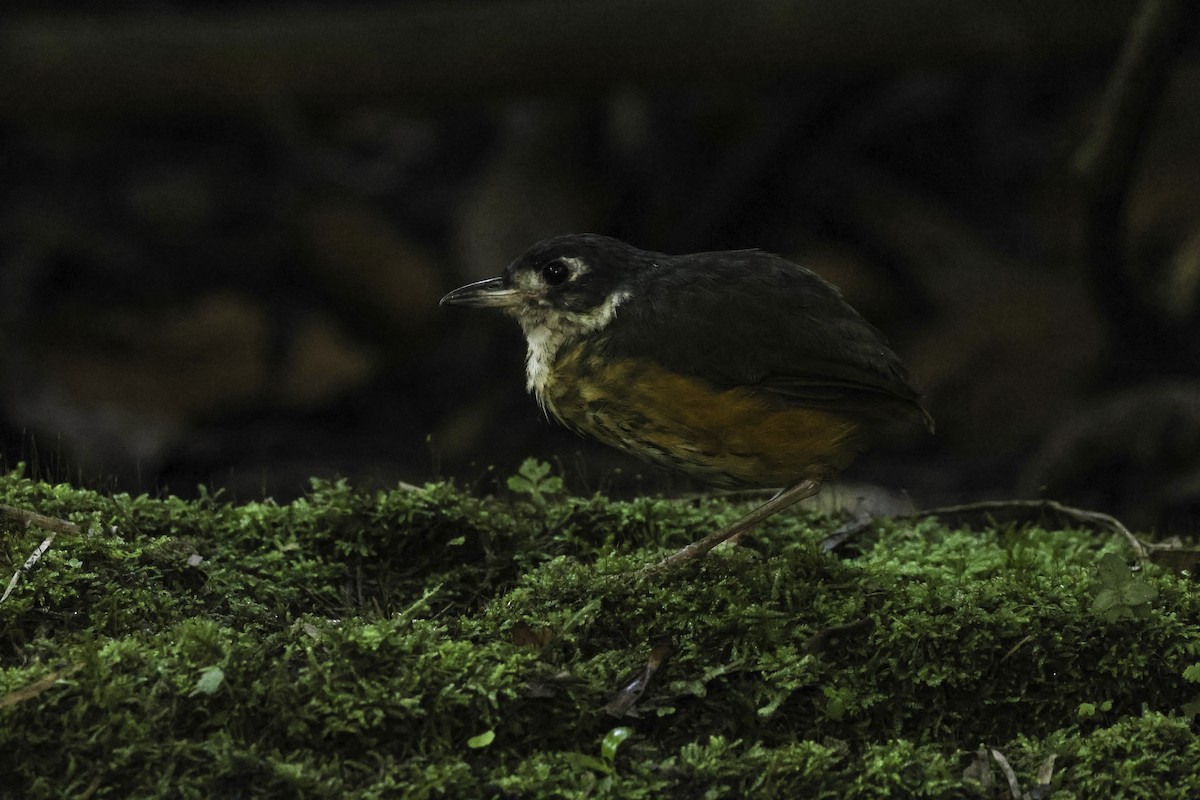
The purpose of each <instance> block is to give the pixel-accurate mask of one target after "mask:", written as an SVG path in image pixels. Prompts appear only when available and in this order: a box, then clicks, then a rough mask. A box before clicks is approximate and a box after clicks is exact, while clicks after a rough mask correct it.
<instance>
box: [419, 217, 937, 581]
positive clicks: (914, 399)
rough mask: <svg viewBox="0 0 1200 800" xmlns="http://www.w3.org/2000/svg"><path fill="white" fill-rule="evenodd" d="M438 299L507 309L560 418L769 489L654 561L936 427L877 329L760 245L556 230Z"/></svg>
mask: <svg viewBox="0 0 1200 800" xmlns="http://www.w3.org/2000/svg"><path fill="white" fill-rule="evenodd" d="M440 304H441V305H450V306H474V307H484V308H494V309H498V310H500V311H502V312H504V313H505V314H507V315H509V316H511V317H513V318H515V319H516V321H517V323H518V324H519V325H520V327H521V330H522V332H523V333H524V336H525V341H526V345H527V353H526V361H525V365H526V370H525V372H526V375H525V377H526V388H527V389H528V390H529V392H530V393H532V394H533V396H534V397H535V398H536V400H537V402H538V404H539V405H540V406H541V408H542V409H543V411H544V412H545V414H546V415H547V416H548V417H550V418H552V419H554V420H556V421H557V422H559V423H561V424H563V425H565V426H566V427H567V428H569V429H571V430H573V431H574V432H576V433H578V434H580V435H582V436H584V437H590V438H593V439H596V440H598V441H600V442H603V443H604V444H607V445H610V446H612V447H615V448H616V449H618V450H622V451H624V452H626V453H630V454H632V455H634V456H637V457H639V458H641V459H643V460H645V461H648V462H650V463H653V464H657V465H659V466H663V467H667V468H669V469H673V470H678V471H680V472H682V473H684V474H686V475H688V476H690V477H692V478H694V479H696V480H699V481H701V482H703V483H708V484H711V485H714V486H717V487H723V488H735V489H745V488H779V487H783V488H782V489H780V490H779V491H778V492H777V493H776V494H775V495H774V496H773V497H771V499H769V500H768V501H766V502H765V503H763V504H762V505H760V506H758V507H757V508H755V509H754V510H752V511H751V512H750V513H748V514H746V515H745V516H743V517H742V518H740V519H738V520H737V521H735V522H734V523H732V524H731V525H729V526H728V527H725V528H723V529H720V530H717V531H714V532H713V533H711V534H709V535H707V536H705V537H703V538H701V539H699V540H698V541H695V542H693V543H691V544H689V545H687V546H686V547H684V548H683V549H681V550H679V551H677V552H675V553H673V554H671V555H669V556H667V557H666V558H664V559H662V560H661V561H660V562H658V563H657V566H658V567H670V566H674V565H678V564H681V563H685V562H688V561H692V560H694V559H697V558H699V557H701V556H703V555H704V554H706V553H708V552H709V551H710V550H711V549H712V548H713V547H715V546H716V545H718V544H720V543H721V542H723V541H726V540H728V539H730V538H733V537H736V536H738V535H740V534H742V533H744V532H745V531H747V530H750V529H751V528H753V527H754V526H755V525H758V524H759V523H760V522H762V521H763V520H765V519H766V518H768V517H770V516H771V515H773V514H775V513H777V512H779V511H782V510H783V509H785V508H787V507H789V506H791V505H793V504H795V503H796V502H799V501H800V500H802V499H804V498H806V497H810V496H812V495H814V494H816V493H817V492H819V491H820V489H821V487H822V486H823V485H824V484H825V483H827V482H828V481H829V480H830V479H831V478H833V477H834V476H835V475H836V474H837V473H838V472H840V471H841V470H842V469H843V468H845V467H846V466H847V465H848V464H849V463H850V462H851V461H852V460H853V459H854V457H855V456H856V455H857V454H858V453H859V452H860V451H862V450H863V449H864V448H865V447H867V446H868V445H869V444H870V443H871V442H872V441H874V440H876V439H877V438H878V437H880V436H881V435H888V432H889V431H894V430H896V429H906V428H907V429H920V428H925V429H927V430H928V431H929V432H931V433H932V432H933V430H934V424H933V418H932V417H931V416H930V415H929V412H928V411H927V410H926V407H925V404H924V400H923V396H922V394H921V390H920V388H919V387H918V385H917V383H916V381H915V380H914V379H913V377H912V376H911V375H910V373H909V371H908V369H907V368H906V367H905V365H904V364H903V363H902V362H901V360H900V358H899V357H898V356H897V355H896V354H895V352H893V350H892V349H891V348H890V347H889V346H888V344H887V342H886V341H885V339H884V337H883V335H882V334H881V333H880V332H879V331H878V330H876V329H875V328H874V327H872V326H871V325H870V324H869V323H868V322H867V321H866V320H865V319H863V317H862V316H861V315H859V313H858V312H857V311H855V310H854V309H853V308H851V307H850V305H849V304H848V303H847V302H846V301H845V300H844V299H843V298H842V295H841V293H840V291H839V290H838V289H837V288H836V287H834V286H833V285H832V284H830V283H829V282H827V281H826V280H824V279H823V278H821V277H820V276H819V275H817V274H816V273H815V272H813V271H812V270H810V269H807V268H805V267H802V266H800V265H798V264H795V263H793V262H791V261H789V260H787V259H785V258H783V257H781V256H778V255H774V254H771V253H769V252H765V251H763V250H757V249H747V250H726V251H716V252H704V253H692V254H688V255H667V254H665V253H659V252H653V251H647V250H641V249H639V248H637V247H634V246H633V245H630V244H627V243H625V242H623V241H620V240H618V239H614V238H610V237H607V236H602V235H599V234H590V233H577V234H562V235H558V236H554V237H551V238H549V239H545V240H543V241H541V242H538V243H537V244H534V245H533V246H532V247H530V248H529V249H528V250H527V251H526V252H525V253H523V254H522V255H521V256H519V257H518V258H517V259H516V260H514V261H513V262H512V263H510V264H509V265H508V266H507V267H506V268H505V269H504V271H503V273H502V274H500V275H499V276H497V277H494V278H488V279H486V280H481V281H476V282H474V283H470V284H468V285H466V286H462V287H460V288H458V289H455V290H453V291H451V292H450V293H449V294H447V295H445V296H444V297H443V298H442V299H441V303H440Z"/></svg>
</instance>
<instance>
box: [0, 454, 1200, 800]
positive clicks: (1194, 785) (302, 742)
mask: <svg viewBox="0 0 1200 800" xmlns="http://www.w3.org/2000/svg"><path fill="white" fill-rule="evenodd" d="M531 475H532V479H531V478H530V476H531ZM510 485H511V486H512V487H513V489H515V491H512V492H510V493H508V494H506V495H504V496H500V497H486V498H481V497H477V496H473V495H471V494H469V493H466V492H464V491H461V490H459V489H456V488H455V487H454V486H451V485H446V484H436V485H430V486H427V487H425V488H421V489H411V488H397V489H394V490H387V491H375V492H366V491H358V490H355V489H354V488H352V487H350V486H348V485H346V484H343V483H334V484H329V483H321V484H316V485H314V487H313V489H312V491H311V493H310V494H309V495H308V496H306V497H304V498H303V499H301V500H298V501H296V502H294V503H291V504H288V505H276V504H274V503H270V502H259V503H246V504H240V505H239V504H230V503H225V502H223V501H221V500H220V499H219V498H205V499H202V500H200V501H197V502H184V501H182V500H178V499H175V498H169V497H168V498H163V499H152V498H147V497H137V498H133V497H129V496H123V495H121V496H113V497H110V496H104V495H101V494H96V493H92V492H88V491H82V490H77V489H74V488H71V487H68V486H50V485H47V484H44V483H38V482H35V481H31V480H29V479H27V478H25V477H23V476H22V475H21V474H20V472H14V473H12V474H9V475H7V476H0V503H5V504H7V505H10V506H13V507H16V508H20V509H25V510H28V511H35V512H37V513H40V514H43V515H46V516H50V517H56V518H61V519H69V520H70V521H72V522H74V523H76V525H77V526H78V530H77V531H72V530H70V529H69V528H68V529H64V530H62V531H59V532H57V533H56V534H55V538H54V540H53V543H52V545H51V546H50V547H49V548H48V549H46V550H45V552H44V553H43V554H42V555H41V557H40V558H38V559H37V560H36V562H35V563H33V564H32V565H31V566H29V567H28V569H23V568H22V565H23V564H24V563H25V562H26V560H27V559H28V558H29V556H30V554H31V553H33V552H34V551H35V550H37V549H38V548H39V544H40V543H42V542H43V540H44V539H45V538H46V536H47V532H46V531H43V530H39V529H38V528H37V527H33V526H27V525H26V523H25V521H23V520H20V519H18V518H16V517H12V516H10V517H6V518H0V566H2V567H3V568H4V570H5V574H4V575H3V576H2V577H3V578H4V582H7V578H8V575H11V574H12V573H13V571H14V570H17V571H21V572H22V574H21V575H20V577H19V579H18V581H17V583H16V584H15V586H14V588H13V590H12V592H11V593H10V595H9V596H8V597H7V598H6V599H5V600H4V601H3V602H2V603H0V636H2V639H0V659H2V660H0V797H3V798H17V797H20V798H51V797H54V798H57V797H64V796H87V797H93V798H104V797H111V798H118V797H119V798H126V797H167V796H170V797H203V798H210V797H225V796H230V797H232V796H239V797H256V796H296V797H331V798H334V797H336V798H344V797H392V796H404V797H484V796H494V797H528V798H534V797H548V796H565V797H585V796H616V797H667V796H670V797H784V796H795V797H828V798H845V797H939V798H942V797H944V798H950V797H955V798H958V797H1009V796H1011V788H1010V783H1009V781H1008V778H1007V776H1006V774H1005V772H1004V768H1003V766H1002V765H1003V764H1008V765H1011V769H1012V771H1013V774H1014V776H1015V779H1016V780H1017V782H1018V783H1019V785H1020V786H1021V787H1022V788H1023V790H1024V791H1027V792H1028V791H1031V790H1033V788H1034V787H1035V786H1036V785H1037V784H1038V782H1039V780H1040V779H1041V780H1044V779H1045V778H1047V777H1049V791H1048V793H1046V794H1043V795H1042V796H1047V797H1053V798H1073V797H1109V796H1118V795H1120V796H1124V797H1155V798H1164V797H1181V798H1182V797H1196V796H1200V776H1198V775H1197V772H1196V769H1195V765H1196V764H1197V763H1200V739H1198V738H1197V736H1196V733H1195V730H1194V724H1193V716H1192V712H1193V711H1195V710H1196V709H1197V707H1198V706H1197V702H1196V697H1197V694H1198V693H1200V687H1198V686H1196V685H1195V684H1194V683H1192V682H1190V681H1189V678H1193V677H1197V673H1200V667H1198V666H1196V664H1197V662H1200V625H1198V623H1200V595H1198V594H1197V591H1196V589H1195V587H1194V586H1193V585H1192V583H1191V582H1190V580H1189V579H1188V578H1187V577H1186V576H1178V575H1174V574H1170V573H1167V572H1163V571H1159V570H1158V569H1157V568H1154V567H1148V568H1147V570H1148V572H1146V573H1144V574H1143V573H1140V572H1131V571H1130V570H1129V569H1128V567H1126V566H1125V565H1124V564H1123V563H1122V561H1120V560H1118V559H1117V558H1115V557H1113V556H1112V555H1111V554H1112V553H1121V552H1123V551H1122V548H1123V547H1124V546H1125V543H1124V542H1123V541H1120V540H1117V539H1111V540H1105V539H1101V538H1098V537H1097V535H1096V534H1095V533H1083V532H1071V531H1045V530H1040V529H1016V528H1011V527H1010V528H1004V529H998V530H990V531H986V532H966V531H956V530H948V529H946V528H944V527H941V526H939V525H938V524H935V523H933V522H931V521H924V522H918V523H911V522H907V523H903V524H901V523H898V522H888V521H880V522H877V523H875V524H874V526H873V527H872V528H871V529H870V530H869V531H868V532H867V533H866V534H864V535H863V536H862V537H860V538H859V539H858V540H856V541H855V542H854V543H853V544H852V545H851V546H850V547H848V548H842V550H843V551H842V552H835V553H831V552H826V551H825V550H824V549H823V548H822V547H821V542H822V540H823V539H824V538H825V537H826V536H827V535H828V534H829V533H830V532H831V531H832V530H833V529H835V528H836V527H837V526H838V524H839V521H838V520H836V519H832V518H828V517H821V516H812V515H807V516H806V515H803V514H797V515H791V516H789V515H784V516H783V517H781V518H776V519H773V520H771V521H769V522H768V523H767V524H765V525H764V526H763V528H762V530H761V531H759V532H758V533H757V534H756V535H755V536H753V537H749V538H747V539H746V540H744V541H743V542H742V543H741V545H740V546H737V547H724V548H721V549H718V550H717V551H715V552H714V553H713V554H711V555H710V556H709V557H708V558H707V559H704V560H703V561H702V562H701V563H698V564H694V565H689V566H686V567H684V568H681V569H678V570H675V571H667V572H649V573H643V572H641V571H640V569H641V567H642V566H644V565H645V564H647V563H650V562H652V561H653V559H654V557H655V556H657V555H661V554H662V552H664V549H665V548H668V547H677V546H679V545H681V544H683V543H685V542H687V541H689V540H690V539H692V538H695V537H696V536H697V535H699V534H701V533H703V532H705V531H707V530H709V529H711V526H713V525H717V524H720V523H722V522H724V521H728V520H729V519H731V518H732V517H733V516H734V515H735V514H736V513H737V512H738V508H737V507H736V506H734V505H730V504H729V503H727V502H724V501H717V500H710V501H702V502H698V503H687V502H682V501H668V500H661V499H640V500H635V501H631V502H617V501H610V500H607V499H604V498H600V497H596V498H586V499H583V498H572V497H564V496H562V494H561V493H560V492H559V491H558V490H559V485H558V484H557V483H556V482H555V481H554V479H553V478H546V477H545V476H544V474H543V473H540V472H538V471H536V470H534V471H532V472H530V473H529V474H527V475H525V476H524V477H522V478H521V479H518V480H516V481H513V482H511V484H510ZM623 687H626V688H625V689H624V694H621V692H622V689H623ZM614 698H618V701H617V702H614ZM614 711H626V712H627V713H625V714H623V715H621V716H614V715H613V712H614ZM993 749H994V750H995V751H996V754H993V753H992V750H993ZM1051 756H1054V761H1053V762H1052V763H1051V762H1050V761H1049V758H1050V757H1051ZM1039 773H1040V774H1041V775H1040V778H1039Z"/></svg>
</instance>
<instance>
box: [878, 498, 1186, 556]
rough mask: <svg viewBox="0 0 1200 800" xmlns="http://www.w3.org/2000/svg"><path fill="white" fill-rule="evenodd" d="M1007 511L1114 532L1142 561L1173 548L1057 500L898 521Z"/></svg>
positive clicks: (953, 509)
mask: <svg viewBox="0 0 1200 800" xmlns="http://www.w3.org/2000/svg"><path fill="white" fill-rule="evenodd" d="M1004 511H1009V512H1012V511H1020V512H1029V511H1039V512H1042V513H1047V512H1050V513H1053V514H1057V515H1059V516H1060V517H1063V518H1065V519H1068V520H1072V521H1074V522H1082V523H1085V524H1087V525H1090V526H1092V527H1095V528H1099V529H1101V530H1106V531H1109V532H1111V533H1119V534H1121V535H1122V536H1124V537H1125V539H1126V541H1128V542H1129V546H1130V547H1131V548H1133V552H1134V555H1136V556H1137V558H1138V560H1139V561H1145V560H1146V558H1147V553H1148V552H1149V551H1150V550H1165V549H1169V548H1167V547H1166V546H1165V545H1158V544H1152V543H1150V542H1143V541H1142V540H1141V539H1139V538H1138V537H1137V536H1135V535H1134V534H1133V533H1132V532H1131V531H1130V530H1129V529H1128V528H1126V527H1125V526H1124V525H1123V524H1122V523H1121V521H1120V520H1119V519H1117V518H1116V517H1114V516H1111V515H1109V514H1105V513H1103V512H1101V511H1088V510H1086V509H1083V508H1075V507H1074V506H1067V505H1063V504H1062V503H1059V502H1057V501H1055V500H985V501H983V502H980V503H967V504H965V505H958V506H943V507H941V508H931V509H928V510H926V511H921V512H918V513H916V514H906V515H904V516H903V517H898V519H917V518H920V517H949V516H954V515H956V514H958V515H962V516H967V515H970V514H980V513H987V514H989V515H990V514H991V513H992V512H1004Z"/></svg>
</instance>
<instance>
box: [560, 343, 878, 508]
mask: <svg viewBox="0 0 1200 800" xmlns="http://www.w3.org/2000/svg"><path fill="white" fill-rule="evenodd" d="M584 353H585V348H584V347H583V346H582V345H580V344H576V345H574V346H572V347H571V348H569V349H568V350H567V351H566V352H564V353H563V354H561V355H560V356H559V358H558V359H557V360H556V362H555V365H554V368H553V374H552V375H551V376H550V377H551V379H550V380H549V381H548V382H547V385H546V391H545V394H544V396H543V398H542V400H543V402H544V404H545V406H546V409H547V410H548V411H549V412H550V413H552V414H553V415H554V416H555V417H557V418H558V419H559V421H561V422H562V423H563V424H565V425H567V426H568V427H570V428H572V429H574V430H575V431H577V432H579V433H582V434H584V435H587V436H591V437H594V438H596V439H598V440H600V441H602V442H604V443H605V444H608V445H612V446H613V447H616V448H618V449H621V450H625V451H626V452H629V453H632V454H633V455H636V456H638V457H640V458H643V459H646V460H648V461H651V462H654V463H658V464H662V465H664V466H668V467H672V468H675V469H679V470H682V471H684V472H686V473H688V474H690V475H692V476H693V477H695V478H698V479H700V480H703V481H707V482H710V483H715V484H719V485H725V486H747V485H749V486H788V485H792V484H794V483H797V482H799V481H800V480H803V479H805V478H812V479H815V480H818V481H825V480H827V479H828V478H829V477H831V476H832V475H833V473H835V472H837V471H838V470H840V469H842V468H843V467H845V466H846V464H848V463H849V462H850V461H851V460H852V459H853V458H854V456H855V454H856V453H857V452H858V450H859V442H858V439H859V437H858V435H857V434H858V432H859V426H858V425H856V424H855V422H854V421H853V420H852V419H850V418H848V417H846V416H842V415H839V414H837V413H835V412H830V411H826V410H819V409H811V408H801V407H795V406H787V405H784V404H782V403H780V402H778V401H775V400H774V399H773V398H768V397H764V396H762V395H761V394H759V393H756V392H755V391H754V390H753V389H750V388H734V389H724V390H721V389H717V388H715V387H713V386H712V385H710V384H709V383H707V382H706V381H703V380H699V379H697V378H692V377H688V376H685V375H680V374H677V373H673V372H668V371H667V370H664V369H662V368H660V367H658V366H656V365H654V364H652V363H649V362H644V361H623V362H619V363H616V364H607V363H600V362H597V361H596V360H595V359H588V358H586V356H585V355H584Z"/></svg>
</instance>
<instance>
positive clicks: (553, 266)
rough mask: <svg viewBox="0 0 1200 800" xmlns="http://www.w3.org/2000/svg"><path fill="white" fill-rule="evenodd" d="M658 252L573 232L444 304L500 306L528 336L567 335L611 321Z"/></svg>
mask: <svg viewBox="0 0 1200 800" xmlns="http://www.w3.org/2000/svg"><path fill="white" fill-rule="evenodd" d="M655 255H656V254H654V253H647V252H645V251H642V250H638V249H637V248H636V247H632V246H631V245H627V244H625V243H624V242H621V241H618V240H616V239H610V238H608V237H606V236H597V235H595V234H567V235H564V236H556V237H554V238H552V239H546V240H545V241H542V242H539V243H538V244H535V245H534V246H533V247H531V248H529V249H528V250H527V251H525V253H524V254H523V255H521V256H520V257H519V258H518V259H517V260H516V261H513V262H512V263H511V264H509V265H508V267H507V268H506V269H505V270H504V272H503V274H501V275H499V276H498V277H495V278H488V279H487V280H482V281H477V282H475V283H471V284H468V285H466V286H463V287H460V288H458V289H455V290H454V291H452V292H450V293H449V294H447V295H446V296H445V297H443V298H442V301H441V303H442V305H459V306H480V307H488V308H498V309H500V310H501V311H504V312H505V313H506V314H509V315H510V316H512V317H515V318H516V320H517V321H518V322H519V323H520V324H521V328H522V329H523V330H524V331H525V335H526V337H533V336H538V335H541V336H554V337H555V338H559V339H560V341H561V340H562V339H567V338H572V337H573V336H577V335H583V334H586V333H590V332H591V331H595V330H598V329H599V328H601V327H603V326H604V325H607V324H608V322H609V321H611V319H612V317H613V315H614V313H615V312H616V308H617V306H618V305H620V304H621V303H622V302H623V301H624V300H626V299H627V298H628V297H629V296H630V293H631V291H632V288H633V284H634V283H635V281H636V276H637V274H638V273H639V272H640V271H641V270H642V269H643V268H644V267H646V266H649V265H650V264H653V263H654V257H655Z"/></svg>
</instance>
